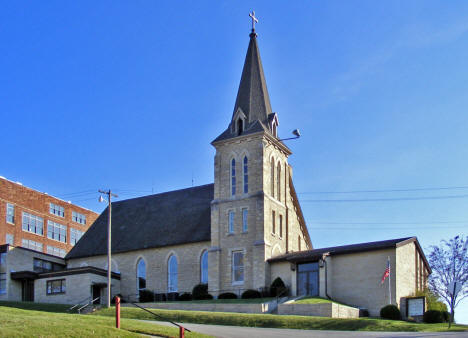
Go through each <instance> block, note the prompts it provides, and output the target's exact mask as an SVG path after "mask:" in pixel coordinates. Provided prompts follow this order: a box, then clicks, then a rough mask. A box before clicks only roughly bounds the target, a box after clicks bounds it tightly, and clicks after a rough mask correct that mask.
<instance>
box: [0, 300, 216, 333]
mask: <svg viewBox="0 0 468 338" xmlns="http://www.w3.org/2000/svg"><path fill="white" fill-rule="evenodd" d="M17 307H18V306H16V308H12V307H6V306H0V337H90V336H94V337H141V335H140V334H146V335H157V336H162V337H178V335H179V330H178V328H176V327H175V328H172V327H165V326H160V325H155V324H152V323H145V322H141V321H137V320H132V319H123V320H122V322H121V329H116V328H115V319H114V318H110V317H104V316H87V315H77V314H65V313H52V312H45V311H36V310H24V309H18V308H17ZM46 308H48V310H49V311H50V310H51V309H52V308H53V307H46ZM140 311H141V310H140ZM187 337H200V338H201V337H209V336H207V335H202V334H198V333H190V332H187Z"/></svg>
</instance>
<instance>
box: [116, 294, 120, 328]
mask: <svg viewBox="0 0 468 338" xmlns="http://www.w3.org/2000/svg"><path fill="white" fill-rule="evenodd" d="M115 327H116V328H118V329H120V297H119V296H115Z"/></svg>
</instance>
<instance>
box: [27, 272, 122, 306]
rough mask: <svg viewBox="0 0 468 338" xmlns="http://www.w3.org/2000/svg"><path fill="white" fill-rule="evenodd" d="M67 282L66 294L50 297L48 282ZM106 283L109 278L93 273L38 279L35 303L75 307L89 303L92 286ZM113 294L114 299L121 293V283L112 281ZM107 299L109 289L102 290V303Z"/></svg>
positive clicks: (35, 284)
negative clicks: (47, 289) (47, 290)
mask: <svg viewBox="0 0 468 338" xmlns="http://www.w3.org/2000/svg"><path fill="white" fill-rule="evenodd" d="M52 280H65V287H66V289H65V292H64V293H59V294H52V295H48V294H47V292H46V288H47V281H52ZM97 283H106V284H107V277H105V276H101V275H96V274H92V273H84V274H76V275H68V276H57V277H50V278H41V279H37V280H36V281H35V282H34V301H35V302H38V303H57V304H70V305H75V304H79V303H85V302H87V301H89V300H90V299H91V298H90V297H91V296H92V284H97ZM111 286H112V289H111V290H112V294H111V297H114V296H115V295H117V294H118V293H120V281H119V280H118V279H114V278H113V279H112V281H111ZM106 297H107V288H102V289H101V299H100V303H101V304H105V301H106V300H105V298H106Z"/></svg>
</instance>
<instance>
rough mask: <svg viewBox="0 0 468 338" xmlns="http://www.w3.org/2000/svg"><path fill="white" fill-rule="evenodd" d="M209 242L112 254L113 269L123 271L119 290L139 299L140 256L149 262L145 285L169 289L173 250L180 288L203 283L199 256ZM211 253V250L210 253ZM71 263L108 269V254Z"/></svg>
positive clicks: (159, 289) (70, 262) (77, 265)
mask: <svg viewBox="0 0 468 338" xmlns="http://www.w3.org/2000/svg"><path fill="white" fill-rule="evenodd" d="M209 247H210V242H198V243H192V244H184V245H177V246H169V247H163V248H155V249H145V250H136V251H131V252H127V253H117V254H113V255H112V261H113V264H112V270H113V271H115V272H120V274H121V282H120V286H121V289H120V293H121V294H122V295H123V296H124V297H130V298H131V299H136V295H137V278H136V273H137V272H136V267H137V262H138V261H139V259H143V260H144V261H145V263H146V288H147V289H148V290H152V291H154V292H158V293H167V291H168V289H167V282H168V278H167V272H168V270H167V262H168V259H169V257H170V256H171V255H172V254H174V255H175V256H176V257H177V262H178V292H179V293H183V292H191V291H192V288H193V287H194V286H195V285H197V284H199V283H200V259H201V255H202V253H203V252H204V251H205V250H208V249H209ZM210 255H211V253H209V254H208V257H209V256H210ZM68 266H69V267H70V268H72V267H80V266H95V267H98V268H101V269H107V256H105V255H102V256H93V257H87V258H77V259H70V260H69V261H68Z"/></svg>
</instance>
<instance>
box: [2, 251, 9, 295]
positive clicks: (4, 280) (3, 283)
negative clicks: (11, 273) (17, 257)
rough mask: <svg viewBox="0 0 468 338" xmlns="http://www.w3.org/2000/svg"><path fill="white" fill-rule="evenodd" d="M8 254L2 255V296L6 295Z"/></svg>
mask: <svg viewBox="0 0 468 338" xmlns="http://www.w3.org/2000/svg"><path fill="white" fill-rule="evenodd" d="M6 255H7V254H6V252H2V253H0V295H3V294H6V272H7V269H6Z"/></svg>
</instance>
